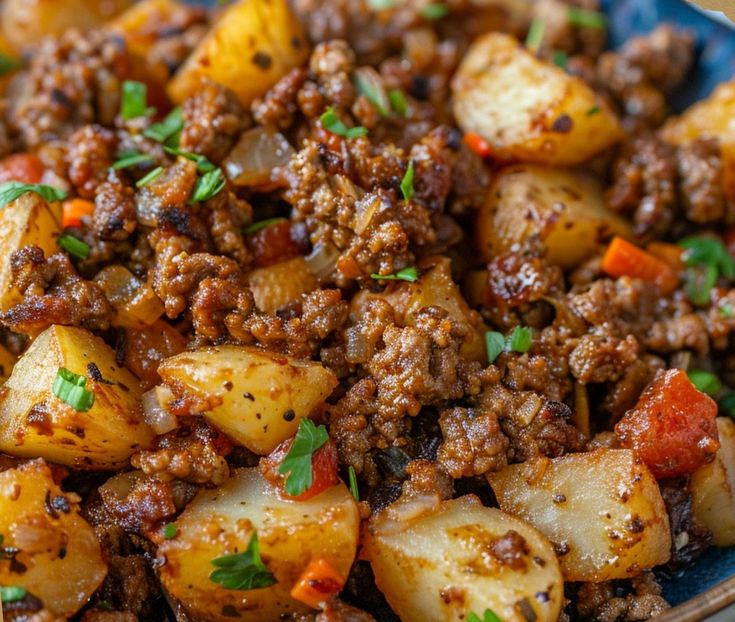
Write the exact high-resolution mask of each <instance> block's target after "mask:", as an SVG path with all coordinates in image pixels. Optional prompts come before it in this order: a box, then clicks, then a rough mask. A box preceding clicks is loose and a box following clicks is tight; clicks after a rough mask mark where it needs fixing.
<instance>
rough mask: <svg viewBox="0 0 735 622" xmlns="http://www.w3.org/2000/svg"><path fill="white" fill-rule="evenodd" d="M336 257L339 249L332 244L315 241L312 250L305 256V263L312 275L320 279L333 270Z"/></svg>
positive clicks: (337, 257)
mask: <svg viewBox="0 0 735 622" xmlns="http://www.w3.org/2000/svg"><path fill="white" fill-rule="evenodd" d="M338 259H339V251H338V250H337V249H336V248H335V247H334V246H333V245H332V244H324V243H323V242H317V244H316V246H314V250H313V251H311V254H310V255H309V256H308V257H306V263H307V264H309V270H311V271H312V273H313V274H314V276H315V277H316V278H317V279H319V280H321V279H325V278H327V277H328V276H329V275H330V274H332V272H334V268H335V267H336V266H337V260H338Z"/></svg>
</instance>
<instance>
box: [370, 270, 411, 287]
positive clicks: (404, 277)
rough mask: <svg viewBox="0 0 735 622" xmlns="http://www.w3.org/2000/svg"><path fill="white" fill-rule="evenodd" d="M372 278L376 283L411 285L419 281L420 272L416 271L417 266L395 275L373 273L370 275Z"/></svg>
mask: <svg viewBox="0 0 735 622" xmlns="http://www.w3.org/2000/svg"><path fill="white" fill-rule="evenodd" d="M370 278H371V279H375V280H376V281H408V282H409V283H414V282H415V281H418V280H419V271H418V270H417V269H416V266H409V267H408V268H403V269H402V270H399V271H398V272H396V273H395V274H375V273H373V274H371V275H370Z"/></svg>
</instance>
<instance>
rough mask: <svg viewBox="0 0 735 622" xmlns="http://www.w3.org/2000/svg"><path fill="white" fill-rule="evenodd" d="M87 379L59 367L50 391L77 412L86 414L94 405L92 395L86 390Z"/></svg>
mask: <svg viewBox="0 0 735 622" xmlns="http://www.w3.org/2000/svg"><path fill="white" fill-rule="evenodd" d="M86 384H87V379H86V378H85V377H84V376H78V375H77V374H75V373H74V372H71V371H69V370H68V369H64V368H63V367H59V371H58V372H56V380H54V386H53V388H52V391H53V393H54V395H55V396H56V397H58V398H59V399H60V400H61V401H63V402H66V403H67V404H69V406H71V407H72V408H73V409H74V410H76V411H78V412H86V411H88V410H89V409H90V408H92V405H93V404H94V393H92V391H89V390H87V389H86V388H85V387H86Z"/></svg>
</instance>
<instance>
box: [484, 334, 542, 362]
mask: <svg viewBox="0 0 735 622" xmlns="http://www.w3.org/2000/svg"><path fill="white" fill-rule="evenodd" d="M532 343H533V330H532V329H531V328H529V327H528V326H516V327H515V328H514V329H513V332H512V333H511V334H510V335H508V336H507V337H505V336H504V335H503V333H499V332H497V331H488V332H486V333H485V350H486V351H487V358H488V361H490V362H491V363H494V362H495V359H497V358H498V356H500V355H501V354H502V353H503V352H518V353H519V354H525V353H526V352H528V350H529V349H530V348H531V344H532Z"/></svg>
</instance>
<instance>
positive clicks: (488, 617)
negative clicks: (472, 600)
mask: <svg viewBox="0 0 735 622" xmlns="http://www.w3.org/2000/svg"><path fill="white" fill-rule="evenodd" d="M467 622H501V620H500V618H499V617H498V614H497V613H495V612H494V611H493V610H492V609H485V612H484V613H483V614H482V618H481V617H480V616H478V615H477V614H476V613H475V612H473V611H471V612H470V614H469V615H468V616H467Z"/></svg>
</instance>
